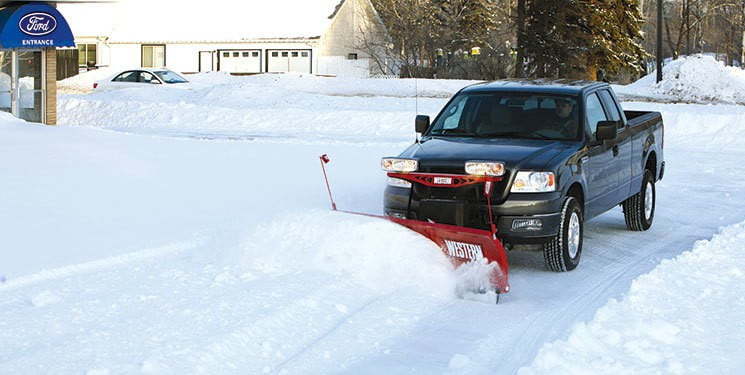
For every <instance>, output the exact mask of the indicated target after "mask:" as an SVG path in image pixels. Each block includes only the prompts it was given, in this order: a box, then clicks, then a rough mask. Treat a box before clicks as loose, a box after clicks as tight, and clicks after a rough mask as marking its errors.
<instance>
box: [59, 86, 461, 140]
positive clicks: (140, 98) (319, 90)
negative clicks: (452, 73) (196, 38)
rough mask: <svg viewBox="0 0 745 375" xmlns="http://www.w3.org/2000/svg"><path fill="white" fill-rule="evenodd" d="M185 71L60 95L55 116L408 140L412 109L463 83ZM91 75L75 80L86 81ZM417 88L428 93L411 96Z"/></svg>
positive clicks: (432, 107) (224, 133)
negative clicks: (182, 83) (176, 83)
mask: <svg viewBox="0 0 745 375" xmlns="http://www.w3.org/2000/svg"><path fill="white" fill-rule="evenodd" d="M85 74H90V73H85ZM86 77H87V76H86ZM188 78H189V79H190V81H191V83H190V89H182V88H176V87H169V86H167V85H154V86H145V87H138V88H127V89H121V90H114V91H103V92H100V91H96V92H94V93H91V94H89V95H62V96H60V98H59V99H58V122H59V123H60V124H61V125H77V126H95V127H101V128H106V129H113V130H117V131H125V132H138V133H157V134H168V135H174V136H176V135H179V136H197V137H230V138H235V137H237V138H240V137H273V138H299V139H317V138H318V137H319V136H322V137H328V138H330V139H334V140H344V139H350V138H354V139H361V138H362V139H371V138H376V140H377V141H390V140H395V141H402V140H405V141H410V140H411V139H413V136H414V131H413V130H414V129H413V125H412V123H413V120H414V116H415V115H416V113H417V109H419V110H420V112H421V113H427V114H430V115H435V114H436V113H437V111H439V109H440V108H441V107H442V105H443V104H444V99H442V98H445V97H448V96H450V95H452V93H454V92H456V91H457V90H459V89H460V88H462V87H463V86H464V85H466V84H468V83H469V82H467V81H446V80H441V81H437V80H417V82H418V83H417V85H416V86H418V87H415V82H414V81H413V80H386V79H368V80H361V79H341V78H327V77H315V76H309V75H289V74H288V75H280V74H272V75H257V76H250V77H240V76H230V75H227V74H223V73H209V74H197V75H190V76H188ZM91 79H92V78H80V79H78V81H76V82H83V83H81V85H82V86H87V85H88V83H90V82H89V81H90V80H91ZM86 80H87V81H86ZM90 85H91V87H92V83H90ZM417 88H418V92H420V93H421V94H422V95H423V96H429V97H430V98H426V97H422V98H420V99H418V100H417V99H415V98H414V96H415V95H416V92H417V90H416V89H417ZM432 97H436V98H432ZM372 103H374V105H371V104H372Z"/></svg>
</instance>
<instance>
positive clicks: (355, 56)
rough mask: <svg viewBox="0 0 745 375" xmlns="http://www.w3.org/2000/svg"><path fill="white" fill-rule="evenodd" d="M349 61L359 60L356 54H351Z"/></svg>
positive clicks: (348, 56) (348, 57)
mask: <svg viewBox="0 0 745 375" xmlns="http://www.w3.org/2000/svg"><path fill="white" fill-rule="evenodd" d="M347 60H357V54H356V53H350V54H348V55H347Z"/></svg>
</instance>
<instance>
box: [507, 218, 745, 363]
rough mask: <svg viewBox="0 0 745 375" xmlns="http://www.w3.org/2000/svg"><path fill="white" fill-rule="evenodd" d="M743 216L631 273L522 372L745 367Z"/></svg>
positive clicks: (744, 237)
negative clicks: (624, 285) (624, 286)
mask: <svg viewBox="0 0 745 375" xmlns="http://www.w3.org/2000/svg"><path fill="white" fill-rule="evenodd" d="M741 285H745V222H742V223H739V224H736V225H732V226H729V227H726V228H724V229H723V230H722V231H721V232H720V233H719V234H717V235H716V236H714V238H713V239H711V240H708V241H699V242H697V243H696V244H695V246H694V248H693V250H691V251H686V252H684V253H683V254H681V255H679V256H678V257H676V258H675V259H673V260H667V261H662V263H661V264H660V265H659V266H657V267H656V268H655V269H654V270H653V271H652V272H650V273H648V274H646V275H643V276H641V277H639V278H638V279H636V280H635V281H634V282H633V284H632V285H631V289H630V291H629V292H628V294H627V295H626V296H625V297H624V298H623V299H621V300H611V301H610V302H609V303H608V304H607V305H606V306H604V307H602V308H601V309H600V310H598V312H597V313H596V314H595V318H594V319H593V320H592V321H590V322H588V323H580V324H578V325H577V326H575V327H574V328H572V331H571V333H570V335H569V338H568V339H567V340H560V341H556V342H553V343H550V344H546V345H545V346H544V347H543V348H542V349H541V351H540V353H539V354H538V356H537V357H536V359H535V361H534V362H533V364H532V365H531V366H530V367H527V368H523V369H521V370H520V372H519V373H520V374H523V375H529V374H584V373H588V374H589V373H593V374H594V373H604V374H658V373H670V374H683V373H710V374H732V373H737V372H740V371H742V369H744V368H745V347H743V346H742V340H743V338H745V323H743V321H742V311H744V310H745V296H743V295H742V293H741V292H742V290H741V288H740V286H741Z"/></svg>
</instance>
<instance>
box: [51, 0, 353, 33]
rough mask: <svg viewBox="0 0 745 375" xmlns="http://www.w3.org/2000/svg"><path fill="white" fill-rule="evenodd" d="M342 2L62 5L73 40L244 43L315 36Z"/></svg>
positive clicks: (134, 0) (140, 0)
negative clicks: (251, 40) (105, 37)
mask: <svg viewBox="0 0 745 375" xmlns="http://www.w3.org/2000/svg"><path fill="white" fill-rule="evenodd" d="M340 4H341V3H340V0H270V1H257V0H251V1H230V0H211V1H208V2H199V3H197V2H183V1H178V0H158V1H152V0H122V1H119V2H118V3H115V4H71V5H67V4H61V5H60V6H59V9H60V11H61V12H62V13H63V15H64V16H65V18H67V19H68V21H69V22H70V25H71V27H72V29H73V32H74V33H75V35H76V36H96V35H98V36H109V37H110V39H111V41H114V42H116V41H155V40H158V41H194V40H199V41H202V40H222V41H228V40H230V41H234V40H246V39H264V38H268V39H282V38H312V37H318V36H321V35H322V34H323V32H324V31H325V30H326V28H327V26H328V24H329V22H330V17H329V16H330V15H332V14H334V13H335V12H336V10H337V6H338V5H340Z"/></svg>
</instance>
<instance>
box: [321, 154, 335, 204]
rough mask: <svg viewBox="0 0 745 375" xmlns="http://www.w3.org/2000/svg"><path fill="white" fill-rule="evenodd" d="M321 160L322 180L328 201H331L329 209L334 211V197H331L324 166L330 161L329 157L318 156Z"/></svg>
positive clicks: (324, 155)
mask: <svg viewBox="0 0 745 375" xmlns="http://www.w3.org/2000/svg"><path fill="white" fill-rule="evenodd" d="M320 159H321V169H322V170H323V179H324V180H326V190H327V191H328V192H329V200H331V209H332V210H334V211H336V203H335V202H334V197H332V196H331V186H329V178H328V176H327V175H326V164H327V163H328V162H330V161H331V159H329V156H328V155H326V154H323V155H321V156H320Z"/></svg>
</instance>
